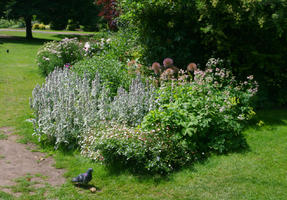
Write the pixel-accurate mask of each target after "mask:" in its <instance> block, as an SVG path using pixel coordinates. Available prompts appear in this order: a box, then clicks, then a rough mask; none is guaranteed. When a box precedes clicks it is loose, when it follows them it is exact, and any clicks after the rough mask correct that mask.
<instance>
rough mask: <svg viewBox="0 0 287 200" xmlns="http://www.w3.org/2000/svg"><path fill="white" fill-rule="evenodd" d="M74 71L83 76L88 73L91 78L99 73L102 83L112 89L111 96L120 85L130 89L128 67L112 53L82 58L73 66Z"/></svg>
mask: <svg viewBox="0 0 287 200" xmlns="http://www.w3.org/2000/svg"><path fill="white" fill-rule="evenodd" d="M73 71H75V72H77V73H78V74H79V75H81V76H83V75H84V74H86V75H87V76H88V77H89V78H90V79H93V77H95V74H96V73H98V74H99V75H100V77H101V81H102V83H103V84H105V85H106V87H107V88H109V89H110V92H111V96H115V95H116V93H117V89H118V88H119V87H120V86H122V87H123V88H125V89H128V87H129V84H130V77H129V76H128V74H127V69H126V67H125V66H124V65H123V64H122V63H121V62H120V61H118V60H115V59H114V58H113V57H112V56H110V55H106V56H94V57H93V58H91V59H85V60H82V61H80V62H78V63H76V64H75V65H74V66H73Z"/></svg>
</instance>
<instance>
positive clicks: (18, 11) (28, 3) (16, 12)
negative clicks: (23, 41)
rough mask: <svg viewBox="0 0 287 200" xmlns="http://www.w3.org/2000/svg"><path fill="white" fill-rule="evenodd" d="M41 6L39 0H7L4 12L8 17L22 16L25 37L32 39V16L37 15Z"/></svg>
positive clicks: (41, 3)
mask: <svg viewBox="0 0 287 200" xmlns="http://www.w3.org/2000/svg"><path fill="white" fill-rule="evenodd" d="M41 6H43V1H41V0H7V3H6V14H7V17H8V19H19V18H24V20H25V24H26V38H27V39H32V38H33V36H32V18H33V15H39V14H40V11H41V9H40V8H41Z"/></svg>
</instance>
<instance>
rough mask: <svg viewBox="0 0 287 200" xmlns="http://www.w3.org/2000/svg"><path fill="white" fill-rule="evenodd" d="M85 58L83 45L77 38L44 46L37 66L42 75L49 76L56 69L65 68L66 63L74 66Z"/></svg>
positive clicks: (39, 52)
mask: <svg viewBox="0 0 287 200" xmlns="http://www.w3.org/2000/svg"><path fill="white" fill-rule="evenodd" d="M83 57H84V49H83V46H82V44H81V43H80V42H79V41H78V40H77V39H76V38H72V39H68V38H65V39H63V40H61V41H59V42H57V41H52V42H48V43H46V44H44V45H43V46H42V47H41V48H40V49H39V51H38V53H37V64H38V67H39V69H40V71H41V72H42V74H44V75H46V76H47V75H48V74H49V73H50V72H52V71H53V70H54V69H55V68H56V67H64V65H65V64H66V63H70V64H72V65H73V64H74V63H75V62H77V61H79V60H81V59H83Z"/></svg>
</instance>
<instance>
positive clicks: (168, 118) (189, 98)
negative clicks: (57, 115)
mask: <svg viewBox="0 0 287 200" xmlns="http://www.w3.org/2000/svg"><path fill="white" fill-rule="evenodd" d="M218 62H219V60H216V59H211V60H209V62H208V64H207V66H208V68H207V69H206V70H205V71H201V70H196V71H195V72H194V76H193V77H188V76H187V75H186V74H185V73H182V72H181V74H180V75H179V77H178V80H177V81H176V80H172V81H167V82H164V84H162V85H161V87H160V88H159V91H158V95H157V99H156V101H155V102H156V103H157V107H156V108H155V109H152V110H151V111H150V112H149V113H148V114H147V115H146V116H145V117H144V119H143V122H142V124H141V127H140V128H138V129H131V128H129V127H125V126H120V125H117V124H116V125H107V127H106V128H104V129H102V130H100V131H99V130H95V132H94V133H93V132H92V133H91V134H90V135H88V136H87V137H86V138H84V141H83V144H82V152H83V154H85V155H87V156H89V157H91V158H93V159H95V160H98V161H101V162H105V163H108V164H112V163H114V162H121V163H123V164H127V165H128V166H135V167H136V168H137V169H140V170H147V171H149V172H152V173H168V172H171V171H173V170H175V169H177V168H179V167H182V166H183V165H185V164H187V163H190V162H193V161H196V160H198V159H199V158H200V157H202V156H205V155H208V154H210V153H212V152H215V153H225V152H229V151H233V150H238V149H242V148H243V147H244V145H245V140H244V137H243V136H242V134H241V131H242V129H243V127H244V124H245V122H246V121H247V120H249V119H250V118H251V117H252V116H253V115H254V114H255V113H254V111H253V109H252V107H251V98H252V97H253V96H254V95H255V93H256V92H257V87H258V86H257V84H256V82H254V81H253V80H252V79H253V76H248V78H247V80H246V81H244V82H237V81H236V80H235V77H234V76H232V74H231V72H230V71H228V70H225V69H219V68H217V65H218ZM189 78H191V82H190V81H188V79H189ZM108 127H110V128H108Z"/></svg>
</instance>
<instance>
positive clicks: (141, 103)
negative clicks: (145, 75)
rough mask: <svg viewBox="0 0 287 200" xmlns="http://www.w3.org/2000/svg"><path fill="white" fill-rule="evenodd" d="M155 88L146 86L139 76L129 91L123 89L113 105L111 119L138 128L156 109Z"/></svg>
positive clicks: (120, 89) (149, 85) (119, 90)
mask: <svg viewBox="0 0 287 200" xmlns="http://www.w3.org/2000/svg"><path fill="white" fill-rule="evenodd" d="M154 99H155V88H154V87H153V86H152V85H151V84H148V83H147V84H145V83H143V82H142V80H141V78H140V77H139V76H138V77H137V78H136V79H134V80H133V81H132V84H131V86H130V88H129V91H126V90H125V89H123V88H122V87H120V88H119V89H118V93H117V96H116V97H115V98H114V101H113V102H112V103H111V111H110V114H111V118H112V119H113V120H115V121H117V122H120V123H124V124H127V125H130V126H137V125H139V124H140V123H141V122H142V119H143V118H144V116H145V115H146V114H147V113H148V112H149V111H150V110H152V109H154V108H155V102H154Z"/></svg>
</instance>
